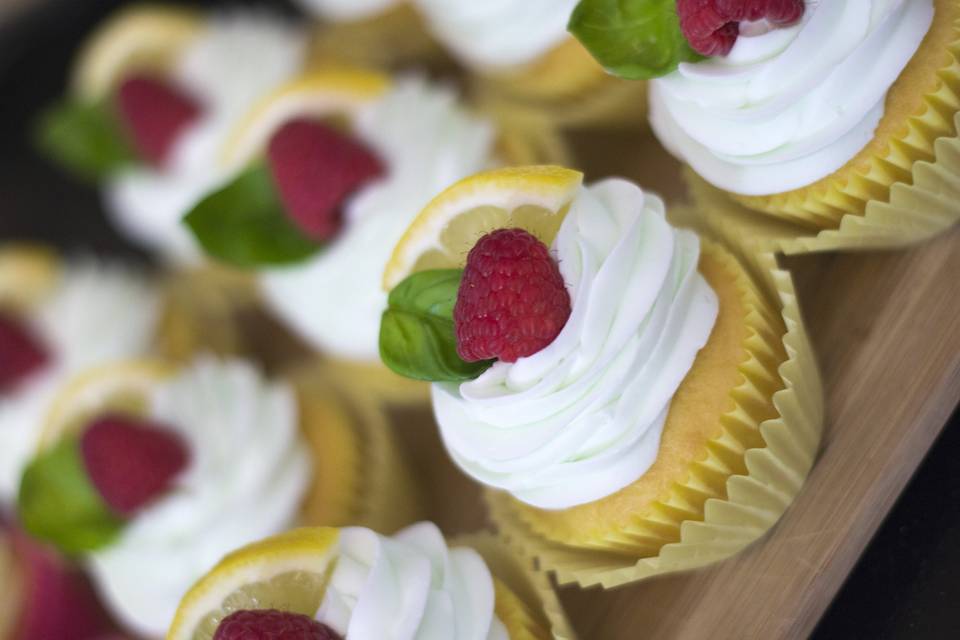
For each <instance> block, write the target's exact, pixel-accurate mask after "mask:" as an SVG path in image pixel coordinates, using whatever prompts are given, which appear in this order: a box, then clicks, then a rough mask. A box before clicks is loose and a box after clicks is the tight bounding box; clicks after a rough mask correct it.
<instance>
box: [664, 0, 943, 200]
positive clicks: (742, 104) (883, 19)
mask: <svg viewBox="0 0 960 640" xmlns="http://www.w3.org/2000/svg"><path fill="white" fill-rule="evenodd" d="M932 19H933V0H847V1H844V0H832V1H830V2H826V1H820V0H807V4H806V12H805V13H804V17H803V19H802V20H801V22H799V23H798V24H797V25H794V26H792V27H789V28H785V29H767V28H766V26H765V25H762V24H746V25H741V34H740V37H739V38H738V39H737V42H736V44H735V45H734V47H733V50H732V51H731V52H730V54H729V55H728V56H726V57H717V58H712V59H710V60H706V61H703V62H698V63H695V64H681V65H680V68H679V69H678V70H677V71H676V72H674V73H672V74H670V75H668V76H666V77H664V78H660V79H658V80H655V81H653V82H652V86H651V91H650V119H651V123H652V125H653V128H654V131H655V132H656V134H657V137H659V138H660V141H661V142H663V144H664V145H665V146H666V147H667V148H668V149H669V150H670V151H671V152H672V153H673V154H674V155H676V156H677V157H679V158H681V159H683V160H684V161H686V162H687V163H689V164H690V165H691V166H692V167H693V168H694V169H695V170H696V171H697V173H699V174H700V175H702V176H703V177H704V178H705V179H707V180H708V181H710V182H711V183H713V184H714V185H716V186H718V187H720V188H722V189H726V190H727V191H732V192H735V193H740V194H745V195H764V194H771V193H780V192H783V191H789V190H791V189H796V188H799V187H803V186H806V185H808V184H811V183H813V182H815V181H817V180H819V179H820V178H823V177H825V176H828V175H830V174H831V173H833V172H834V171H836V170H837V169H839V168H840V167H842V166H843V165H844V164H846V163H847V162H848V161H849V160H850V159H851V158H853V157H854V156H855V155H856V154H857V153H858V152H859V151H860V150H861V149H862V148H863V147H864V146H865V145H866V144H867V143H868V142H869V141H870V140H871V139H872V138H873V134H874V131H875V129H876V127H877V123H878V122H879V121H880V118H881V116H882V115H883V109H884V99H885V97H886V94H887V91H888V90H889V89H890V86H891V85H892V84H893V83H894V81H895V80H896V79H897V77H898V76H899V75H900V72H901V71H902V70H903V68H904V67H905V66H906V64H907V63H908V62H909V61H910V58H911V57H912V56H913V54H914V53H915V52H916V50H917V47H919V45H920V42H921V41H922V40H923V37H924V36H925V35H926V33H927V30H928V29H929V27H930V23H931V21H932Z"/></svg>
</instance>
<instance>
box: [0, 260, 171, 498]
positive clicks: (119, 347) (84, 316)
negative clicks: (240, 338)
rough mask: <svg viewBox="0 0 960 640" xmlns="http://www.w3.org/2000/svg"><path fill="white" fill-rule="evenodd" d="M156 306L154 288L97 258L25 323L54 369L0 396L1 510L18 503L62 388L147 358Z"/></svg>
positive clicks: (73, 268)
mask: <svg viewBox="0 0 960 640" xmlns="http://www.w3.org/2000/svg"><path fill="white" fill-rule="evenodd" d="M158 306H159V300H158V296H157V292H156V290H155V289H154V287H153V286H152V285H151V284H150V283H149V282H148V281H147V280H146V279H145V278H144V277H143V276H142V275H141V274H139V273H136V272H134V271H131V269H130V268H128V267H123V266H121V265H113V264H108V263H103V262H98V261H95V260H91V259H83V260H79V261H76V262H71V263H68V264H67V265H65V267H64V269H63V270H62V274H61V276H60V280H59V282H58V283H57V285H56V287H55V288H54V289H53V291H51V293H50V294H49V296H47V297H46V298H45V299H43V300H42V301H40V303H39V304H38V306H37V307H36V308H34V309H32V310H31V312H30V313H28V314H27V316H26V317H24V318H23V320H24V321H25V322H26V323H27V325H28V326H29V327H30V328H31V329H32V330H33V332H34V333H35V335H36V336H37V337H38V338H39V340H40V341H41V342H42V343H43V344H44V346H45V347H46V349H47V350H48V352H49V354H50V356H51V358H50V362H49V363H48V364H47V365H46V366H45V368H43V369H42V370H40V371H39V372H37V373H36V374H34V375H33V376H31V377H30V378H29V379H27V380H26V381H24V384H23V385H22V386H21V387H20V388H17V389H16V390H14V391H13V392H12V393H10V394H7V395H4V394H0V505H2V504H9V502H10V501H12V500H13V499H14V498H15V497H16V493H17V489H18V487H19V486H20V474H21V473H22V472H23V467H24V465H25V464H26V463H27V462H28V460H29V459H30V456H32V455H33V453H34V452H35V450H36V446H37V441H38V439H39V437H40V433H41V431H42V428H43V421H44V415H45V413H46V411H47V409H48V408H49V405H50V402H51V401H52V400H53V398H54V396H55V395H56V393H57V391H58V390H59V389H60V387H62V386H63V385H64V384H66V383H67V382H68V381H69V379H70V378H71V377H73V376H75V375H77V374H79V373H80V372H82V371H84V370H85V369H88V368H90V367H93V366H97V365H101V364H106V363H109V362H112V361H115V360H124V359H129V358H133V357H136V356H140V355H143V354H144V353H146V352H147V351H148V350H149V348H150V344H151V342H152V340H153V336H154V331H155V329H156V324H157V318H158Z"/></svg>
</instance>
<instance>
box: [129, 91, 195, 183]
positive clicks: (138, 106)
mask: <svg viewBox="0 0 960 640" xmlns="http://www.w3.org/2000/svg"><path fill="white" fill-rule="evenodd" d="M116 106H117V111H118V112H119V114H120V118H121V120H122V122H123V124H124V125H125V127H126V130H127V132H128V133H129V135H130V137H131V138H132V139H133V145H134V147H135V148H136V150H137V152H138V153H139V154H140V156H141V157H143V159H144V160H146V161H147V162H149V163H151V164H153V165H154V166H157V167H162V166H164V165H165V164H166V163H167V160H168V159H169V158H170V152H171V151H172V149H173V145H174V143H175V142H176V140H177V138H178V137H179V136H180V134H181V133H183V130H184V129H186V128H187V127H188V126H189V125H190V124H191V123H192V122H194V121H195V120H196V119H197V118H198V117H200V114H201V111H202V109H201V107H200V104H199V103H198V102H197V101H196V100H194V99H193V98H192V97H191V96H189V95H187V94H186V93H184V92H183V91H181V90H180V89H178V88H177V87H174V86H173V85H172V84H170V83H168V82H165V81H163V80H160V79H159V78H154V77H151V76H144V75H133V76H130V77H129V78H127V79H126V80H124V81H123V82H122V83H121V84H120V88H119V89H118V91H117V105H116Z"/></svg>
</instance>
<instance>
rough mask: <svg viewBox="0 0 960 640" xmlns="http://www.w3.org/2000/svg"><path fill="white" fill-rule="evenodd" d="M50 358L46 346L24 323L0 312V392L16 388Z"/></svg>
mask: <svg viewBox="0 0 960 640" xmlns="http://www.w3.org/2000/svg"><path fill="white" fill-rule="evenodd" d="M49 359H50V356H49V354H48V353H47V350H46V347H44V345H43V344H42V343H41V342H40V341H39V340H38V339H37V338H36V336H34V335H33V334H32V333H31V332H30V330H29V329H28V328H27V327H26V326H24V325H23V323H21V322H20V321H18V320H17V319H16V318H14V317H13V316H9V315H6V314H4V313H2V312H0V393H4V392H7V391H12V390H13V389H15V388H16V387H17V385H19V384H20V383H21V382H23V381H24V380H26V379H27V378H28V377H30V376H31V375H32V374H34V373H36V372H37V371H39V370H40V369H42V368H43V367H44V365H46V364H47V362H48V361H49Z"/></svg>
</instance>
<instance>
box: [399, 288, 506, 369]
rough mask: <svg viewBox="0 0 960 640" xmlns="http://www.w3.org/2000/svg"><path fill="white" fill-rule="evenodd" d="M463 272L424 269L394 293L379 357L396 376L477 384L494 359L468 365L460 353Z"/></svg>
mask: <svg viewBox="0 0 960 640" xmlns="http://www.w3.org/2000/svg"><path fill="white" fill-rule="evenodd" d="M462 275H463V272H462V271H461V270H460V269H437V270H433V271H422V272H420V273H415V274H413V275H412V276H409V277H408V278H407V279H405V280H404V281H403V282H401V283H400V284H399V285H397V287H396V288H395V289H394V290H393V291H391V292H390V297H389V298H388V300H387V310H386V311H384V312H383V317H382V318H381V320H380V358H381V359H382V360H383V362H384V364H386V365H387V366H388V367H390V368H391V369H393V370H394V371H395V372H397V373H399V374H400V375H402V376H406V377H407V378H413V379H415V380H428V381H431V382H440V381H447V382H458V381H462V380H472V379H473V378H476V377H477V376H479V375H480V374H481V373H483V372H484V371H485V370H486V369H487V368H489V367H490V365H492V364H493V360H485V361H483V362H465V361H464V360H461V359H460V356H459V355H457V337H456V333H455V332H454V327H453V306H454V304H456V302H457V290H458V289H459V288H460V278H461V277H462Z"/></svg>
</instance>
